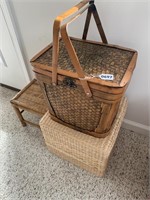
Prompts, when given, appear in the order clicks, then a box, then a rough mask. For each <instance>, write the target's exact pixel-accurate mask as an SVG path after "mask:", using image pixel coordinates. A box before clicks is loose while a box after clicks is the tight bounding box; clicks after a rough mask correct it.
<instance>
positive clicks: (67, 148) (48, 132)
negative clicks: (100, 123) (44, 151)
mask: <svg viewBox="0 0 150 200" xmlns="http://www.w3.org/2000/svg"><path fill="white" fill-rule="evenodd" d="M126 108H127V99H126V98H124V99H123V100H122V101H121V104H120V107H119V110H118V113H117V116H116V118H115V120H114V123H113V125H112V127H111V129H110V131H109V133H110V134H109V135H108V136H107V137H105V138H95V137H92V136H89V135H86V134H84V133H82V132H78V131H76V130H73V129H71V128H68V127H66V126H64V125H61V124H59V123H57V122H55V121H53V120H52V119H51V117H50V114H49V112H47V113H46V114H45V115H44V116H43V118H42V119H41V121H40V127H41V130H42V133H43V136H44V139H45V142H46V145H47V147H48V149H49V150H50V151H51V152H53V153H55V154H56V155H58V156H59V157H61V158H63V159H66V160H68V161H70V162H71V163H73V164H75V165H77V166H79V167H81V168H83V169H85V170H87V171H89V172H91V173H94V174H96V175H99V176H102V175H103V174H104V172H105V169H106V166H107V162H108V159H109V156H110V153H111V151H112V149H113V146H114V144H115V142H116V139H117V136H118V133H119V129H120V126H121V122H122V120H123V118H124V115H125V112H126Z"/></svg>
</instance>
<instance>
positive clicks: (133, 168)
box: [0, 87, 149, 200]
mask: <svg viewBox="0 0 150 200" xmlns="http://www.w3.org/2000/svg"><path fill="white" fill-rule="evenodd" d="M15 93H16V92H14V91H11V90H9V89H6V88H2V87H0V200H37V199H40V200H109V199H110V200H115V199H116V200H134V199H139V200H146V199H148V182H149V176H148V175H149V172H148V145H149V144H148V143H149V138H148V136H145V135H142V134H137V133H134V132H130V131H128V130H125V129H121V131H120V134H119V137H118V140H117V143H116V145H115V147H114V150H113V153H112V156H111V158H110V162H109V165H108V168H107V171H106V175H105V176H104V177H103V178H100V177H96V176H94V175H91V174H90V173H88V172H86V171H84V170H81V169H79V168H77V167H75V166H74V165H72V164H70V163H69V162H67V161H63V160H61V159H59V158H57V157H56V156H55V155H53V154H51V153H50V152H49V151H48V150H47V148H46V145H45V144H44V139H43V136H42V134H41V131H40V130H39V129H37V128H34V127H31V126H27V127H25V128H23V127H22V126H21V124H20V122H19V121H18V119H17V117H16V114H15V112H14V110H13V109H12V107H11V105H10V103H9V100H10V99H11V98H12V97H13V96H14V95H15ZM26 117H29V118H32V119H33V120H35V117H31V116H30V115H28V114H26Z"/></svg>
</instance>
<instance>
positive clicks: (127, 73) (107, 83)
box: [30, 37, 138, 87]
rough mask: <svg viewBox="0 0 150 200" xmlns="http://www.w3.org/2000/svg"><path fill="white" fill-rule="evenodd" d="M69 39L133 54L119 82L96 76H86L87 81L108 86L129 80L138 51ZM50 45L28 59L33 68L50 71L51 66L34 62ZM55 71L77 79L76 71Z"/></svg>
mask: <svg viewBox="0 0 150 200" xmlns="http://www.w3.org/2000/svg"><path fill="white" fill-rule="evenodd" d="M70 39H72V40H77V41H82V42H85V43H90V44H95V45H101V46H107V47H110V48H115V49H120V50H124V51H129V52H132V53H133V56H132V58H131V60H130V63H129V65H128V67H127V70H126V72H125V74H124V76H123V78H122V80H121V81H120V83H119V84H118V83H112V82H109V81H106V80H101V79H98V78H96V77H94V78H93V77H92V78H88V79H87V81H89V82H91V83H96V84H100V85H103V86H108V87H124V86H125V85H126V84H127V83H128V82H129V80H130V78H131V76H132V73H133V70H134V68H135V65H136V60H137V55H138V52H137V51H136V50H134V49H130V48H126V47H122V46H119V45H113V44H104V43H102V42H96V41H91V40H82V39H79V38H75V37H70ZM59 40H60V41H61V40H62V38H59ZM52 47H53V43H51V44H49V45H48V46H46V47H45V48H44V49H42V50H41V51H40V52H39V53H37V54H36V55H35V56H34V57H33V58H32V59H31V60H30V63H31V64H32V66H33V67H35V68H40V69H42V70H44V71H49V72H52V66H49V65H45V64H40V63H38V62H36V59H37V58H39V57H40V56H41V55H42V54H44V53H45V52H46V51H48V50H49V49H51V48H52ZM33 71H34V70H33ZM35 71H36V70H35ZM57 73H58V74H60V75H64V76H70V77H72V78H76V79H79V78H78V75H77V73H76V72H71V71H67V70H63V69H59V68H57Z"/></svg>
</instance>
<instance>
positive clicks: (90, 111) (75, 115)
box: [31, 0, 137, 137]
mask: <svg viewBox="0 0 150 200" xmlns="http://www.w3.org/2000/svg"><path fill="white" fill-rule="evenodd" d="M87 4H88V5H87ZM86 9H88V12H87V17H86V22H85V27H84V32H83V37H82V39H77V38H72V37H69V36H68V33H67V26H68V25H69V24H70V23H71V22H72V21H74V20H75V19H76V18H77V17H79V16H80V15H81V14H82V13H83V12H84V11H85V10H86ZM73 14H74V16H73V18H71V19H69V21H68V22H67V23H65V24H64V25H62V24H61V22H62V21H63V20H64V19H66V18H67V19H68V17H70V16H72V15H73ZM91 15H93V16H94V19H95V22H96V25H97V28H98V31H99V33H100V36H101V38H102V43H100V42H92V41H88V40H86V37H87V32H88V27H89V22H90V18H91ZM59 33H61V38H59ZM136 59H137V52H136V51H135V50H131V49H127V48H123V47H119V46H115V45H108V43H107V39H106V36H105V33H104V30H103V28H102V24H101V21H100V18H99V16H98V13H97V10H96V7H95V4H94V1H89V0H84V1H82V2H80V3H79V4H77V5H76V6H75V7H73V8H71V9H70V10H69V11H67V12H66V13H64V14H62V15H60V16H58V17H57V18H56V19H55V21H54V28H53V44H51V45H48V46H47V47H46V48H45V49H43V50H42V51H41V52H39V53H38V54H37V55H36V56H35V57H34V58H33V59H32V60H31V64H32V65H33V67H34V68H33V71H34V72H35V75H36V78H37V80H38V81H39V84H40V86H41V88H42V90H43V93H44V95H45V99H46V101H47V104H48V106H49V111H50V114H51V118H52V119H53V120H55V121H57V122H59V123H61V124H64V125H66V126H68V127H71V128H73V129H76V130H79V131H82V132H84V133H87V134H89V135H92V136H95V137H105V136H107V135H108V133H109V130H110V128H111V126H112V123H113V121H114V119H115V116H116V114H117V111H118V108H119V104H120V101H121V98H122V97H123V95H124V93H125V91H126V89H127V87H128V84H129V81H130V79H131V76H132V72H133V70H134V68H135V64H136ZM102 74H104V75H103V76H108V75H107V74H110V75H111V76H112V75H113V77H114V79H113V80H111V81H108V80H102V76H101V75H102Z"/></svg>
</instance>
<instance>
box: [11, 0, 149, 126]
mask: <svg viewBox="0 0 150 200" xmlns="http://www.w3.org/2000/svg"><path fill="white" fill-rule="evenodd" d="M9 2H10V6H11V10H12V13H13V16H14V20H15V23H16V28H17V31H18V33H19V37H20V41H21V42H22V49H23V51H24V55H25V57H26V59H27V60H28V61H29V60H30V59H31V58H32V57H33V56H34V55H35V54H36V53H38V52H39V51H40V50H41V49H42V48H43V47H45V46H46V45H47V44H49V43H50V42H51V41H52V26H53V20H54V18H55V17H56V16H57V15H58V14H60V13H62V12H63V11H65V10H66V9H68V8H70V7H71V6H72V5H74V4H75V3H77V2H79V1H77V0H70V1H68V0H67V1H65V2H64V1H63V0H55V1H54V0H53V1H52V0H10V1H9ZM96 5H97V9H98V11H99V14H100V16H101V20H102V23H103V26H104V30H105V33H106V35H107V38H108V41H109V43H112V44H118V45H122V46H124V47H129V48H133V49H136V50H137V51H138V53H139V57H138V62H137V66H136V69H135V72H134V74H133V77H132V80H131V83H130V86H129V88H128V90H127V93H126V94H127V96H128V99H129V107H128V111H127V114H126V119H128V120H131V121H133V122H137V123H140V124H143V125H146V126H148V77H149V76H148V1H133V0H132V1H123V0H122V1H121V0H120V1H113V0H111V1H98V0H97V1H96ZM82 19H83V17H81V18H80V19H79V20H78V21H77V22H75V23H74V24H72V25H70V27H69V30H70V31H69V32H70V34H71V35H73V36H77V37H81V33H82V30H83V23H82V22H83V20H82ZM88 38H89V39H92V40H99V36H98V34H97V30H96V28H95V24H94V23H91V31H90V32H89V37H88ZM28 64H29V62H28ZM28 68H29V70H30V73H31V66H30V65H29V66H28Z"/></svg>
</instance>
